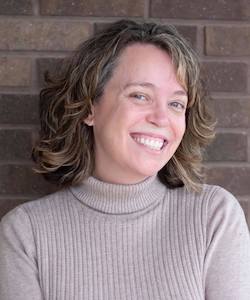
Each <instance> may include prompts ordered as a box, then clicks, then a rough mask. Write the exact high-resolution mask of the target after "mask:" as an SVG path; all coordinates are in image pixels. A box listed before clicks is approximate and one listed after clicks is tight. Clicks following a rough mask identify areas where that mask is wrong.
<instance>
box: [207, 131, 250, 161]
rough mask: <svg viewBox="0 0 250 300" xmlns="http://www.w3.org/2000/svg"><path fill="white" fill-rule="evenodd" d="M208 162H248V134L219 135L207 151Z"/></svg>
mask: <svg viewBox="0 0 250 300" xmlns="http://www.w3.org/2000/svg"><path fill="white" fill-rule="evenodd" d="M206 160H207V161H247V135H246V133H218V134H217V135H216V138H215V140H214V141H213V143H212V144H211V145H210V146H209V147H208V148H207V151H206Z"/></svg>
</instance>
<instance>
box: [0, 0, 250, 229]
mask: <svg viewBox="0 0 250 300" xmlns="http://www.w3.org/2000/svg"><path fill="white" fill-rule="evenodd" d="M0 15H1V16H2V18H0V28H1V30H0V165H1V167H0V217H1V216H2V215H4V214H5V213H6V212H7V211H8V210H10V209H12V208H13V207H15V206H16V205H18V204H19V203H22V202H24V201H29V200H31V199H35V198H37V197H38V196H41V195H45V194H47V193H50V192H53V191H55V190H56V189H57V188H56V187H55V186H52V185H51V184H49V183H47V182H46V181H45V180H44V179H43V178H42V177H41V176H40V175H34V173H33V171H32V167H33V164H32V162H31V160H30V150H31V148H32V145H33V143H34V141H35V137H36V135H37V132H38V128H39V127H38V124H39V120H38V93H39V90H40V88H41V87H42V86H43V85H44V76H43V75H44V72H45V71H46V70H49V71H50V72H51V73H53V72H57V71H58V70H60V66H61V62H62V59H63V57H65V56H67V55H68V53H69V52H70V51H72V50H73V49H74V48H75V47H76V46H77V45H78V44H79V43H80V42H81V41H83V40H85V39H86V38H88V37H89V36H90V35H91V34H92V32H97V31H99V30H101V29H102V28H104V27H105V26H107V25H108V24H109V23H110V22H113V21H114V20H117V19H119V18H123V17H129V18H135V19H139V20H142V19H146V20H154V19H155V18H156V19H157V18H160V21H161V22H162V23H171V24H173V25H176V27H177V29H178V30H179V31H180V33H181V34H182V35H183V36H184V37H186V39H187V40H188V41H189V42H190V44H191V45H192V46H193V47H194V48H195V49H196V51H197V52H198V54H199V55H200V57H201V64H202V76H203V77H204V80H205V81H206V82H207V84H208V87H209V91H210V93H211V98H212V101H211V102H210V105H211V107H212V108H213V109H214V111H215V114H216V117H217V119H218V123H217V128H218V129H217V132H218V133H217V137H216V139H215V140H214V142H213V144H212V145H211V146H210V147H208V149H207V150H206V152H205V166H206V173H207V182H208V183H212V184H218V185H221V186H223V187H225V188H226V189H228V190H230V191H231V192H232V193H234V194H235V195H236V196H237V197H238V199H239V200H240V203H241V205H242V207H243V209H244V211H245V214H246V218H247V221H248V224H249V226H250V79H249V74H250V25H249V20H250V2H249V1H246V0H238V1H234V0H227V1H219V2H218V1H216V2H215V1H214V0H211V1H205V0H193V1H186V0H175V1H173V0H168V1H164V0H138V1H131V0H128V1H122V0H107V1H105V2H103V1H101V0H94V1H90V0H86V1H81V0H75V1H68V0H36V1H31V0H25V1H23V0H18V1H17V0H12V1H0ZM212 21H214V22H212Z"/></svg>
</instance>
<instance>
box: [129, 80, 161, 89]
mask: <svg viewBox="0 0 250 300" xmlns="http://www.w3.org/2000/svg"><path fill="white" fill-rule="evenodd" d="M131 86H142V87H148V88H151V89H154V88H155V87H156V86H155V85H154V84H153V83H151V82H129V83H126V84H125V85H124V86H123V90H125V89H127V88H129V87H131Z"/></svg>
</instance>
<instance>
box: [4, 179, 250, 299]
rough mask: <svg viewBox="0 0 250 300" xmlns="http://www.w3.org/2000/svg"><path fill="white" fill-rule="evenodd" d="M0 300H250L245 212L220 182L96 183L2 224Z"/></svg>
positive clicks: (28, 206) (38, 203)
mask: <svg viewBox="0 0 250 300" xmlns="http://www.w3.org/2000/svg"><path fill="white" fill-rule="evenodd" d="M0 299H1V300H40V299H45V300H80V299H81V300H136V299H139V300H148V299H150V300H158V299H161V300H166V299H178V300H202V299H207V300H249V299H250V238H249V232H248V228H247V224H246V220H245V216H244V213H243V210H242V209H241V207H240V205H239V203H238V201H237V200H236V199H235V198H234V197H233V196H232V195H231V194H230V193H229V192H227V191H225V190H224V189H222V188H220V187H217V186H209V185H204V186H203V190H202V192H201V193H200V194H198V193H190V192H187V191H186V189H185V188H177V189H168V188H166V187H165V186H164V185H163V184H162V183H160V181H159V180H158V178H157V177H150V178H147V179H146V180H145V181H143V182H140V183H138V184H133V185H115V184H108V183H104V182H101V181H99V180H97V179H95V178H93V177H90V178H88V179H87V180H85V181H84V182H83V183H82V184H80V185H78V186H72V187H70V188H65V189H63V190H61V191H59V192H56V193H54V194H52V195H49V196H45V197H43V198H40V199H38V200H35V201H31V202H27V203H24V204H22V205H20V206H18V207H17V208H15V209H14V210H12V211H10V212H9V213H8V214H7V215H5V217H4V218H3V219H2V221H1V225H0Z"/></svg>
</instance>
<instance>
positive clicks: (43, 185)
mask: <svg viewBox="0 0 250 300" xmlns="http://www.w3.org/2000/svg"><path fill="white" fill-rule="evenodd" d="M31 168H32V166H30V165H27V166H26V165H1V168H0V194H1V195H9V194H10V195H19V196H24V197H25V195H29V196H32V195H33V196H35V195H37V196H38V195H39V196H40V195H46V194H49V193H52V192H53V191H55V190H56V187H55V186H53V185H51V184H49V183H48V182H46V181H45V180H44V179H43V177H42V176H41V175H38V174H34V172H33V171H32V169H31Z"/></svg>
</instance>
